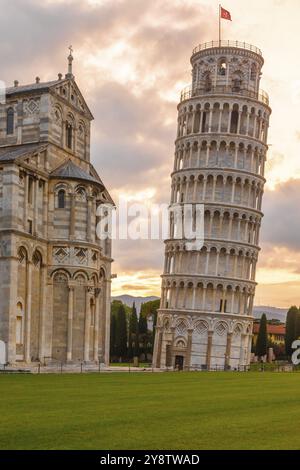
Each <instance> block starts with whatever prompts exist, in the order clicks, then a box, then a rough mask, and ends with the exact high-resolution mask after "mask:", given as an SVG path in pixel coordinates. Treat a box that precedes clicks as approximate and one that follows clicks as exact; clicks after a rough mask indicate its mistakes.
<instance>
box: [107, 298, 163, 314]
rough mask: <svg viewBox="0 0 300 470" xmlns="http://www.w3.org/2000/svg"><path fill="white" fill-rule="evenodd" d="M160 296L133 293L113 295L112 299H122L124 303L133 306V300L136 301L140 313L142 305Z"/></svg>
mask: <svg viewBox="0 0 300 470" xmlns="http://www.w3.org/2000/svg"><path fill="white" fill-rule="evenodd" d="M158 299H159V297H155V296H152V297H134V296H132V295H117V296H115V297H112V300H121V302H123V304H125V305H128V307H132V305H133V302H135V306H136V310H137V313H140V310H141V305H142V304H144V303H146V302H150V301H152V300H158Z"/></svg>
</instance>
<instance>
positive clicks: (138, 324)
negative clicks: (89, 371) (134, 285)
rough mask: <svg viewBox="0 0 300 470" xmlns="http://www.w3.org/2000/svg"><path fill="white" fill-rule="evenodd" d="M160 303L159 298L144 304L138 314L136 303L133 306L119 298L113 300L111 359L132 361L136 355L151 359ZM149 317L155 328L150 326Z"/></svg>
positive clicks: (140, 357) (141, 358)
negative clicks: (151, 328)
mask: <svg viewBox="0 0 300 470" xmlns="http://www.w3.org/2000/svg"><path fill="white" fill-rule="evenodd" d="M159 303H160V301H159V300H154V301H150V302H146V303H144V304H142V305H141V311H140V314H139V315H138V314H137V310H136V306H135V303H134V304H133V306H132V308H131V307H128V306H127V305H124V304H123V303H122V302H121V301H119V300H114V301H113V302H112V305H111V325H110V357H111V361H120V362H124V361H132V360H133V358H134V357H138V358H139V359H140V360H144V361H148V360H149V361H151V359H152V353H153V347H154V338H155V326H156V319H157V310H158V308H159ZM149 319H152V324H153V330H149V328H148V320H149Z"/></svg>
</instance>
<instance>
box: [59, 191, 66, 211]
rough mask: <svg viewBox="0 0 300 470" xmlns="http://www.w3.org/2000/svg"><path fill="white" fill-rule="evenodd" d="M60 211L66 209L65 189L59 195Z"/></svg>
mask: <svg viewBox="0 0 300 470" xmlns="http://www.w3.org/2000/svg"><path fill="white" fill-rule="evenodd" d="M57 199H58V209H64V208H65V207H66V193H65V190H64V189H60V190H59V191H58V195H57Z"/></svg>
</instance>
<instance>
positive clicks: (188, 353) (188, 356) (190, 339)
mask: <svg viewBox="0 0 300 470" xmlns="http://www.w3.org/2000/svg"><path fill="white" fill-rule="evenodd" d="M193 331H194V330H193V329H192V328H189V329H188V340H187V350H186V367H187V368H188V369H189V368H190V367H191V356H192V343H193Z"/></svg>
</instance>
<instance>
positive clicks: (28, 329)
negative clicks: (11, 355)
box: [25, 260, 32, 362]
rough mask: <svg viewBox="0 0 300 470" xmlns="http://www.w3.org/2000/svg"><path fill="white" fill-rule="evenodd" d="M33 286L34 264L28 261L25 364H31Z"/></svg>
mask: <svg viewBox="0 0 300 470" xmlns="http://www.w3.org/2000/svg"><path fill="white" fill-rule="evenodd" d="M31 286H32V263H31V261H29V260H28V262H27V266H26V310H25V362H31V357H30V336H31Z"/></svg>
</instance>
